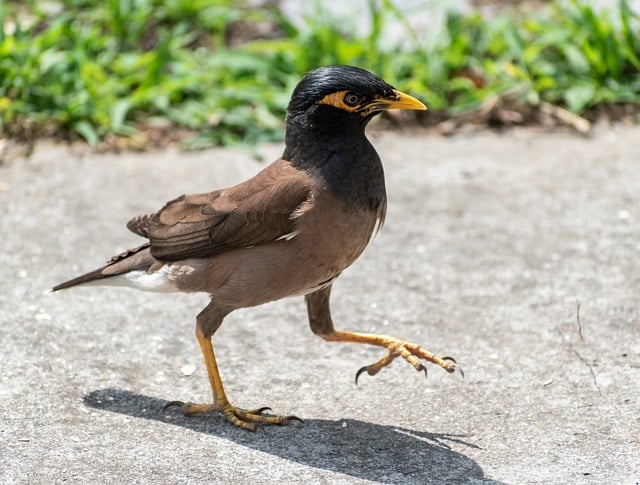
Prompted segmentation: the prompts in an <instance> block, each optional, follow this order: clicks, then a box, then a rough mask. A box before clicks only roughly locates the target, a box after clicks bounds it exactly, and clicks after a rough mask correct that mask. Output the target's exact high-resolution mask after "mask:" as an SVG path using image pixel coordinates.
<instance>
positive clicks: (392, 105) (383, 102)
mask: <svg viewBox="0 0 640 485" xmlns="http://www.w3.org/2000/svg"><path fill="white" fill-rule="evenodd" d="M393 94H394V97H393V98H376V99H374V100H373V101H371V102H370V103H368V104H365V105H364V106H362V107H361V108H358V109H357V110H356V111H358V112H360V113H362V114H363V115H365V116H366V115H369V114H370V113H373V112H378V111H384V110H388V109H416V110H420V111H424V110H425V109H427V107H426V106H425V105H424V104H422V102H421V101H418V100H417V99H416V98H414V97H413V96H410V95H408V94H406V93H403V92H400V91H397V90H395V89H394V91H393Z"/></svg>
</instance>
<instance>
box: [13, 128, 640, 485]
mask: <svg viewBox="0 0 640 485" xmlns="http://www.w3.org/2000/svg"><path fill="white" fill-rule="evenodd" d="M373 139H374V142H375V144H376V145H377V147H378V151H379V152H380V154H381V156H382V157H383V160H384V161H385V166H386V171H387V178H388V189H389V200H390V206H389V214H388V217H387V224H386V226H385V227H384V229H383V231H382V232H381V233H380V235H379V236H378V237H377V238H376V239H375V240H374V241H373V243H372V245H371V246H370V247H369V248H368V249H367V251H366V252H365V254H364V255H363V256H362V257H361V258H360V260H359V261H358V262H357V263H356V264H355V265H354V266H353V267H352V268H350V269H349V270H348V271H347V272H346V273H345V274H344V275H343V276H342V277H341V278H340V279H339V280H338V282H337V283H336V285H335V288H334V294H333V302H332V303H333V305H332V306H333V311H334V319H335V320H336V321H337V323H338V326H339V327H340V328H342V329H351V330H362V331H372V332H384V333H390V334H394V335H398V336H401V337H405V338H407V339H409V340H412V341H416V342H420V343H422V344H423V345H424V346H425V347H426V348H428V349H430V350H432V351H434V352H437V353H441V354H445V355H452V356H454V357H456V358H457V360H458V362H459V363H460V364H461V365H462V366H463V368H464V370H465V374H466V377H465V379H464V380H462V379H460V378H456V377H452V376H450V375H447V374H445V373H444V372H442V371H440V370H439V369H436V368H433V367H431V368H430V373H429V378H428V379H427V380H425V379H424V377H423V376H422V375H421V374H419V373H416V372H415V371H414V370H413V369H412V368H410V367H409V366H408V365H406V364H405V363H403V362H395V363H394V364H393V365H392V366H391V367H390V368H388V369H386V370H384V371H383V372H382V373H381V374H379V375H378V376H376V377H375V378H371V377H368V376H363V377H362V378H361V381H360V384H359V385H358V386H357V387H356V386H354V384H353V377H354V373H355V371H356V370H357V369H358V368H359V367H361V366H362V365H365V364H368V363H370V362H372V361H373V360H375V359H377V358H378V357H380V356H381V353H380V351H379V350H376V349H371V348H364V347H358V346H349V345H344V344H343V345H341V344H331V343H326V342H323V341H321V340H319V339H318V338H316V337H314V336H313V335H312V334H311V332H310V331H309V330H308V326H307V322H306V313H305V308H304V305H303V301H302V299H300V298H298V299H290V300H286V301H281V302H276V303H273V304H270V305H266V306H263V307H259V308H254V309H247V310H243V311H238V312H237V313H234V314H232V315H231V316H230V317H229V318H228V319H227V320H226V321H225V324H224V325H223V327H222V328H221V329H220V331H219V333H218V334H217V335H216V337H215V339H214V344H215V346H216V349H217V353H218V358H219V364H220V366H221V370H222V375H223V379H224V381H225V383H226V386H227V390H228V392H229V395H230V398H231V399H232V401H233V402H234V403H236V404H237V405H241V406H248V407H253V406H263V405H269V406H271V407H272V408H273V410H274V411H275V412H279V413H285V414H289V413H292V414H296V415H298V416H300V417H301V418H303V419H304V420H305V423H304V425H299V424H294V425H292V426H289V427H283V428H262V429H260V430H259V431H258V432H257V433H255V434H251V433H248V432H245V431H242V430H239V429H234V428H232V427H231V426H229V425H228V424H227V423H226V422H224V420H223V419H222V418H221V417H218V416H212V417H206V418H205V417H195V418H186V417H182V416H180V415H178V414H176V413H167V414H162V412H161V408H162V406H163V404H165V403H166V402H167V401H169V400H175V399H181V400H191V401H195V402H198V401H204V400H207V399H208V398H209V389H208V384H207V380H206V373H205V371H204V368H203V364H202V362H201V357H200V354H199V351H198V348H197V344H196V341H195V339H194V337H193V328H194V317H195V315H196V313H197V312H198V311H199V309H200V308H201V307H202V306H203V305H204V303H205V301H206V297H205V296H202V295H157V294H147V293H141V292H136V291H134V290H127V289H114V288H96V287H94V288H81V289H76V290H74V291H68V292H64V293H60V294H54V295H46V296H43V292H44V291H45V290H46V289H47V288H49V287H51V286H52V285H53V284H55V283H57V282H59V281H61V280H63V279H65V278H67V277H70V276H73V275H75V274H77V273H79V272H81V271H85V270H90V269H93V268H94V267H96V266H97V265H99V264H100V263H102V262H103V261H104V260H105V259H106V258H108V257H109V256H111V255H112V254H114V253H115V252H117V251H120V250H122V249H124V248H126V247H127V246H131V245H135V244H137V243H138V242H139V239H137V238H136V237H135V236H134V235H132V234H130V233H128V232H127V230H126V228H125V223H126V221H127V220H128V219H129V217H130V216H132V215H135V214H138V213H141V212H147V211H150V210H154V209H156V208H158V207H159V206H160V205H161V204H162V203H163V202H164V201H165V200H167V199H168V198H171V197H173V196H176V195H178V194H180V193H183V192H193V191H204V190H209V189H212V188H215V187H220V186H224V185H227V184H232V183H234V182H237V181H239V180H241V179H243V178H245V177H247V176H249V175H251V174H252V173H254V172H255V171H256V170H258V169H259V167H260V165H259V164H258V163H257V162H255V161H253V160H251V158H250V157H249V156H248V154H247V153H245V152H242V151H234V150H212V151H208V152H202V153H189V154H184V153H179V152H174V151H168V152H165V153H148V154H122V155H114V154H106V155H98V156H90V157H85V158H83V157H79V156H76V155H74V154H73V153H70V152H69V151H68V150H66V149H65V148H63V147H59V146H54V145H48V144H42V145H40V146H39V147H38V149H37V151H36V153H35V155H34V156H33V158H32V159H30V160H28V161H17V162H14V163H12V164H10V165H7V166H2V167H0V242H1V248H2V250H1V252H0V362H1V363H0V366H1V375H0V416H1V421H0V482H2V483H3V484H7V483H61V482H71V483H151V482H153V483H197V482H209V483H229V484H231V483H276V482H280V483H302V482H305V483H339V484H341V483H373V482H377V483H493V482H496V483H558V484H561V483H629V484H634V483H637V482H638V481H639V480H640V422H639V416H640V151H639V150H638V142H639V141H640V129H639V128H630V127H615V128H600V129H599V130H598V131H597V133H596V135H595V136H594V137H593V138H591V139H585V138H580V137H577V136H574V135H571V134H568V133H556V134H549V133H540V132H537V131H535V130H516V131H510V132H507V133H503V134H496V133H490V132H482V133H477V134H467V135H459V136H456V137H454V138H449V139H445V138H440V137H437V136H432V135H425V134H413V135H409V134H404V135H403V134H399V133H387V134H384V135H382V134H375V135H374V136H373ZM262 151H263V153H264V155H265V157H266V158H267V159H271V158H273V157H275V156H276V155H278V153H279V151H280V147H279V146H267V147H264V148H263V149H262ZM577 301H579V303H580V313H579V316H580V324H581V334H582V339H581V338H580V333H579V326H578V318H577V304H576V302H577ZM189 367H193V368H195V369H189ZM193 370H195V371H193ZM192 371H193V372H192Z"/></svg>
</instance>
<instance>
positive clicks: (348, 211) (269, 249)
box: [53, 66, 457, 430]
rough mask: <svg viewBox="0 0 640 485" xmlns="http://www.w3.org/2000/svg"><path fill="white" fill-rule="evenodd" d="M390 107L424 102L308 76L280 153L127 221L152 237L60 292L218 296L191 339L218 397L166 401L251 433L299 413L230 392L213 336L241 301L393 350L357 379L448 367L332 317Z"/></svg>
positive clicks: (371, 190)
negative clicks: (219, 184) (400, 362)
mask: <svg viewBox="0 0 640 485" xmlns="http://www.w3.org/2000/svg"><path fill="white" fill-rule="evenodd" d="M388 109H412V110H424V109H426V108H425V106H424V105H423V104H422V103H421V102H420V101H418V100H417V99H415V98H413V97H411V96H409V95H408V94H404V93H401V92H400V91H397V90H396V89H394V88H393V87H392V86H390V85H389V84H387V83H386V82H384V81H383V80H382V79H380V78H379V77H377V76H375V75H374V74H372V73H370V72H367V71H365V70H363V69H360V68H357V67H351V66H329V67H321V68H319V69H316V70H314V71H311V72H309V73H308V74H307V75H305V76H304V78H303V79H302V80H301V81H300V83H299V84H298V85H297V87H296V88H295V90H294V92H293V95H292V97H291V101H290V102H289V106H288V108H287V116H286V136H285V149H284V153H283V155H282V158H280V159H279V160H276V161H275V162H274V163H272V164H271V165H269V166H268V167H266V168H264V169H263V170H261V171H260V172H258V174H257V175H255V176H254V177H252V178H250V179H249V180H246V181H245V182H242V183H240V184H238V185H235V186H233V187H230V188H226V189H220V190H215V191H213V192H209V193H205V194H195V195H182V196H180V197H178V198H177V199H174V200H172V201H170V202H167V203H166V204H165V206H164V207H163V208H162V209H160V210H159V211H158V212H156V213H153V214H148V215H142V216H138V217H136V218H134V219H132V220H131V221H129V223H128V224H127V227H128V228H129V229H130V230H131V231H133V232H134V233H136V234H138V235H140V236H142V237H144V238H146V239H148V242H146V243H145V244H143V245H141V246H139V247H137V248H135V249H130V250H128V251H125V252H123V253H122V254H119V255H117V256H114V257H113V258H111V260H110V261H109V262H108V263H107V264H106V265H105V266H103V267H101V268H99V269H96V270H95V271H92V272H90V273H87V274H85V275H82V276H79V277H77V278H74V279H72V280H70V281H67V282H65V283H61V284H59V285H57V286H56V287H55V288H53V290H54V291H57V290H62V289H65V288H69V287H72V286H76V285H82V284H87V283H90V284H96V285H115V286H129V287H133V288H137V289H141V290H148V291H159V292H171V291H184V292H206V293H208V294H209V295H210V297H211V301H210V302H209V304H208V305H207V306H206V307H205V308H204V310H202V311H201V312H200V314H199V315H198V316H197V317H196V338H197V339H198V343H199V344H200V348H201V349H202V354H203V356H204V361H205V364H206V367H207V373H208V375H209V383H210V385H211V391H212V393H213V404H184V403H181V402H177V401H176V402H173V403H170V404H173V405H179V406H180V407H181V409H182V411H183V412H184V413H185V414H188V415H189V414H195V413H210V412H222V413H223V414H224V415H225V416H226V418H227V420H228V421H230V422H231V423H233V424H235V425H236V426H240V427H241V428H245V429H249V430H255V429H256V425H257V424H279V425H284V424H288V423H289V422H290V421H291V420H293V419H297V418H295V417H294V416H276V415H271V414H266V413H265V410H267V409H268V408H261V409H255V410H245V409H241V408H237V407H235V406H233V405H232V404H231V403H230V402H229V400H228V399H227V396H226V394H225V391H224V388H223V386H222V380H221V379H220V373H219V372H218V366H217V364H216V358H215V355H214V352H213V346H212V343H211V337H212V336H213V334H214V333H215V332H216V330H217V329H218V327H220V325H221V324H222V321H223V319H224V317H225V316H227V315H228V314H229V313H230V312H232V311H233V310H235V309H237V308H244V307H252V306H256V305H261V304H263V303H266V302H269V301H273V300H279V299H280V298H284V297H288V296H297V295H304V296H305V300H306V303H307V310H308V315H309V323H310V325H311V330H312V331H313V332H314V333H315V334H316V335H318V336H320V337H322V338H323V339H325V340H328V341H332V342H353V343H360V344H369V345H377V346H379V347H383V348H385V349H386V350H387V354H386V355H385V356H384V357H383V358H381V359H380V360H378V361H377V362H375V363H373V364H371V365H368V366H365V367H363V368H361V369H360V370H359V371H358V373H357V375H356V380H357V376H358V375H360V374H361V373H362V372H364V371H366V372H367V373H368V374H369V375H375V374H376V373H378V372H379V371H380V369H382V368H383V367H385V366H387V365H389V364H390V363H391V361H392V360H393V359H395V358H396V357H398V356H401V357H402V358H404V359H405V360H406V361H407V362H409V364H411V365H412V366H413V367H415V368H416V369H417V370H422V371H426V369H425V367H424V365H423V363H422V361H429V362H433V363H434V364H437V365H439V366H440V367H442V368H443V369H445V370H446V371H448V372H453V371H454V370H456V368H457V366H456V364H455V361H454V360H453V359H452V358H450V357H438V356H437V355H434V354H432V353H430V352H428V351H426V350H424V349H423V348H421V347H420V346H419V345H416V344H413V343H409V342H405V341H403V340H400V339H398V338H395V337H390V336H386V335H372V334H362V333H355V332H344V331H338V330H335V329H334V326H333V322H332V320H331V313H330V310H329V294H330V292H331V284H332V282H333V280H334V279H335V278H337V277H338V276H339V275H340V273H342V271H343V270H344V269H345V268H347V267H348V266H349V265H350V264H351V263H353V262H354V261H355V260H356V258H357V257H358V256H359V255H360V253H362V251H363V250H364V248H365V246H366V245H367V244H368V242H369V240H370V239H371V237H372V235H373V234H374V233H375V232H376V231H377V229H379V228H380V226H382V223H383V222H384V217H385V212H386V206H387V197H386V193H385V183H384V173H383V169H382V164H381V162H380V158H379V157H378V154H377V153H376V151H375V149H374V148H373V146H372V145H371V143H369V141H368V140H367V138H366V136H365V127H366V126H367V123H369V121H371V119H372V118H373V117H374V116H376V115H377V114H379V113H380V112H382V111H384V110H388Z"/></svg>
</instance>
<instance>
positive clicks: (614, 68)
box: [0, 0, 640, 148]
mask: <svg viewBox="0 0 640 485" xmlns="http://www.w3.org/2000/svg"><path fill="white" fill-rule="evenodd" d="M314 5H315V7H314V10H313V11H312V14H311V15H309V16H307V17H305V18H303V19H302V21H301V22H294V21H293V20H292V19H291V18H289V17H288V16H287V15H286V14H285V13H284V12H283V11H282V10H279V9H278V8H276V7H270V8H265V9H261V10H257V11H256V10H251V9H249V8H245V7H243V6H242V5H241V4H240V6H239V4H238V2H232V1H231V0H103V1H97V0H58V1H56V0H51V1H50V2H38V1H35V0H26V1H24V0H23V1H21V2H18V1H11V2H8V3H7V4H5V5H4V9H3V8H2V4H0V131H1V132H4V133H8V134H10V135H14V136H22V137H29V136H36V135H38V134H42V133H44V134H57V135H64V136H77V135H79V136H81V137H82V138H84V139H85V140H87V142H89V143H90V144H92V145H95V144H97V143H99V142H100V140H103V139H104V138H105V137H107V136H114V135H115V136H125V137H126V136H131V135H136V134H137V133H139V132H140V130H144V129H147V128H148V126H149V125H150V124H153V123H151V122H150V120H157V119H161V120H166V121H165V124H168V125H169V126H174V127H181V128H184V129H186V130H189V131H190V132H192V133H194V137H193V138H192V139H191V140H189V141H188V146H190V147H193V148H198V147H205V146H209V145H211V144H221V145H228V144H233V143H247V144H253V143H256V142H260V141H267V140H275V139H278V138H279V137H281V136H282V128H281V127H282V118H283V115H284V112H285V109H286V103H287V100H288V96H289V93H290V92H291V90H292V89H293V86H294V85H295V83H296V82H297V81H298V80H299V78H300V76H301V75H302V74H303V73H304V72H306V71H308V70H310V69H312V68H314V67H317V66H320V65H326V64H355V65H359V66H362V67H364V68H367V69H370V70H372V71H374V72H376V73H378V74H379V75H381V76H382V77H384V78H385V79H387V80H388V81H390V82H391V83H392V84H394V85H395V86H397V87H398V88H399V89H405V90H408V91H410V92H412V93H413V94H416V95H418V96H420V97H422V98H423V99H424V100H425V101H426V103H427V105H428V106H429V108H430V111H428V112H427V116H430V117H431V118H427V119H426V121H429V120H432V121H441V120H443V119H446V118H448V117H454V118H455V119H464V117H465V116H468V115H469V114H470V113H471V114H474V113H475V114H478V113H480V114H482V115H486V114H487V113H490V112H491V111H492V109H493V108H494V107H495V106H501V107H502V108H504V109H507V110H508V111H509V112H511V113H512V114H513V116H512V118H511V120H512V121H513V120H515V121H526V120H527V119H530V117H531V113H535V111H536V110H537V109H543V108H545V109H546V108H548V106H549V105H553V106H554V108H556V107H557V109H559V110H561V109H563V108H567V109H568V110H570V111H571V112H573V113H575V114H580V113H584V112H585V110H589V109H592V108H594V107H598V106H602V105H613V104H616V103H630V104H634V105H636V106H638V105H640V19H639V16H638V14H637V13H635V12H634V11H633V10H632V8H631V7H630V5H629V3H628V1H627V0H620V1H619V2H618V4H617V5H616V6H615V8H611V9H609V10H605V11H602V10H596V9H595V7H593V6H591V5H589V4H588V3H587V2H586V1H580V0H568V1H557V2H554V3H553V4H552V5H551V6H550V8H548V9H545V10H543V11H542V12H538V13H531V12H528V11H522V10H520V11H517V10H516V11H511V12H508V13H503V14H499V15H497V16H495V17H491V18H484V17H483V16H481V15H480V14H478V13H471V14H460V13H458V12H453V11H451V12H447V14H446V16H445V19H444V22H443V25H442V31H441V32H440V33H439V35H437V36H435V37H434V38H433V39H430V40H425V39H422V38H421V37H420V36H419V35H417V34H416V33H415V32H414V31H413V30H412V29H411V26H410V24H409V22H408V20H407V18H406V17H405V16H404V15H403V14H402V12H400V11H399V10H398V9H397V8H396V7H395V5H394V4H393V2H392V0H368V2H367V6H368V11H367V15H368V20H369V22H368V26H367V30H366V31H365V32H364V33H358V29H356V28H355V27H356V26H355V25H345V24H344V21H343V20H342V19H337V18H334V17H333V16H332V15H331V14H330V13H329V11H328V10H327V9H326V8H324V7H322V4H321V3H320V2H319V1H318V2H316V3H315V4H314ZM243 25H244V26H245V31H247V32H249V33H250V34H251V35H247V34H245V39H244V43H241V45H239V46H236V47H231V45H230V42H229V37H230V35H231V30H232V29H231V28H232V27H233V26H240V27H242V26H243ZM261 25H267V26H268V29H267V30H268V32H269V33H270V34H269V35H267V36H264V37H268V38H263V39H261V40H260V39H259V40H253V38H254V37H255V35H254V32H255V31H256V30H257V27H258V26H261ZM392 26H393V27H397V26H400V28H401V29H402V31H403V32H404V33H405V36H404V39H402V42H401V43H400V41H397V42H395V43H394V42H390V41H389V38H390V37H389V35H388V29H389V28H390V27H392ZM273 33H276V34H277V37H276V38H273V35H271V34H273ZM567 113H568V112H567ZM515 115H518V116H515ZM456 117H457V118H456Z"/></svg>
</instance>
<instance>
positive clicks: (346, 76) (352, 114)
mask: <svg viewBox="0 0 640 485" xmlns="http://www.w3.org/2000/svg"><path fill="white" fill-rule="evenodd" d="M388 109H412V110H425V109H427V108H426V106H425V105H424V104H422V103H421V102H420V101H418V100H417V99H416V98H414V97H413V96H409V95H408V94H405V93H402V92H400V91H398V90H397V89H395V88H394V87H393V86H390V85H389V84H387V83H386V82H385V81H383V80H382V79H380V78H379V77H378V76H376V75H375V74H372V73H370V72H369V71H365V70H364V69H360V68H359V67H353V66H326V67H320V68H318V69H315V70H313V71H311V72H309V73H307V74H306V75H305V76H304V77H303V78H302V80H301V81H300V82H299V83H298V85H297V86H296V88H295V89H294V91H293V95H292V96H291V101H290V102H289V106H288V108H287V121H288V123H291V122H294V123H297V124H303V125H306V126H313V127H319V128H323V127H326V128H328V129H331V128H336V127H338V126H343V125H352V126H360V127H364V126H366V124H367V123H368V122H369V121H370V120H371V118H373V117H374V116H375V115H376V114H378V113H381V112H382V111H385V110H388Z"/></svg>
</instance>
